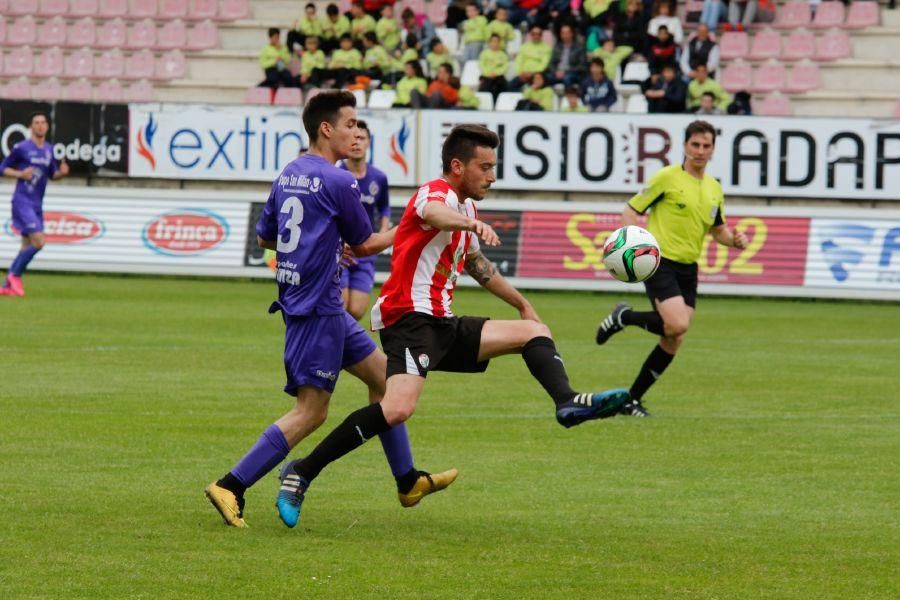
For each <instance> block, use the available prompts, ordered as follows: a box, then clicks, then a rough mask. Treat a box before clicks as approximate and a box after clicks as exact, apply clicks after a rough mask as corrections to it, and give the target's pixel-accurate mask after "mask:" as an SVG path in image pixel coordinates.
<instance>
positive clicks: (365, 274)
mask: <svg viewBox="0 0 900 600" xmlns="http://www.w3.org/2000/svg"><path fill="white" fill-rule="evenodd" d="M374 285H375V257H374V256H366V257H365V258H360V259H359V262H358V263H356V264H355V265H350V266H349V267H344V268H342V269H341V289H342V290H345V289H347V288H350V289H351V290H356V291H359V292H363V293H365V294H371V293H372V286H374Z"/></svg>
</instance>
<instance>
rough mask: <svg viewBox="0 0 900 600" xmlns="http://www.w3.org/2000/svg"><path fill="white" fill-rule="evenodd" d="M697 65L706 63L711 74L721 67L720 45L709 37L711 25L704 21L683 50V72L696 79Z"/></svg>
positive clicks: (681, 64)
mask: <svg viewBox="0 0 900 600" xmlns="http://www.w3.org/2000/svg"><path fill="white" fill-rule="evenodd" d="M697 65H706V67H707V69H708V70H709V74H710V76H714V74H715V72H716V69H718V68H719V45H718V44H716V43H715V42H714V41H712V40H711V39H710V37H709V27H708V26H707V25H705V24H703V23H701V24H700V25H698V26H697V33H696V34H694V36H693V37H692V38H691V39H689V40H688V41H687V44H685V46H684V49H683V50H682V52H681V63H680V66H681V72H682V73H684V74H686V75H687V76H688V77H689V78H691V79H694V78H695V77H696V76H697V75H696V73H695V72H694V69H696V68H697Z"/></svg>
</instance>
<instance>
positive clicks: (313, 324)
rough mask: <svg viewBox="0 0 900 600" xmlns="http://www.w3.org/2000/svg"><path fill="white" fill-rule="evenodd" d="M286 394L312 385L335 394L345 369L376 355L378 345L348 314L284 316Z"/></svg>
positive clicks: (292, 393) (293, 393)
mask: <svg viewBox="0 0 900 600" xmlns="http://www.w3.org/2000/svg"><path fill="white" fill-rule="evenodd" d="M284 325H285V330H284V371H285V374H286V375H287V383H286V384H285V386H284V391H285V392H286V393H288V394H290V395H291V396H296V395H297V388H299V387H300V386H303V385H311V386H313V387H317V388H319V389H320V390H325V391H326V392H333V391H334V386H335V384H336V383H337V379H338V375H339V374H340V372H341V369H345V368H347V367H350V366H353V365H355V364H356V363H358V362H359V361H361V360H362V359H364V358H366V357H367V356H369V355H370V354H372V352H374V351H375V349H376V346H375V342H374V341H372V338H371V337H369V334H368V333H366V331H365V330H364V329H363V328H362V327H361V326H360V324H359V323H357V322H356V321H354V320H353V317H351V316H350V315H349V314H348V313H346V312H343V313H341V314H339V315H328V316H322V317H320V316H307V317H292V316H290V315H284Z"/></svg>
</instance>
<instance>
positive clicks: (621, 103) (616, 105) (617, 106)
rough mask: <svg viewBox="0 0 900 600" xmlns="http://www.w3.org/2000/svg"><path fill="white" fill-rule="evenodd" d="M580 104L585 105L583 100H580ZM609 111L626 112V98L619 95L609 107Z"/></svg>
mask: <svg viewBox="0 0 900 600" xmlns="http://www.w3.org/2000/svg"><path fill="white" fill-rule="evenodd" d="M578 105H579V106H584V105H583V104H582V103H581V101H580V100H579V101H578ZM609 112H611V113H623V112H625V98H624V97H623V96H617V97H616V101H615V102H613V105H612V106H610V107H609Z"/></svg>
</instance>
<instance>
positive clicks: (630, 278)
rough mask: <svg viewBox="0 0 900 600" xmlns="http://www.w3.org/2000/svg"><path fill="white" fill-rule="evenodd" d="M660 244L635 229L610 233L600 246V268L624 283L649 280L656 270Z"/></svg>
mask: <svg viewBox="0 0 900 600" xmlns="http://www.w3.org/2000/svg"><path fill="white" fill-rule="evenodd" d="M659 258H660V254H659V244H658V243H656V238H655V237H653V234H652V233H650V232H649V231H647V230H646V229H644V228H642V227H638V226H637V225H627V226H625V227H620V228H619V229H616V230H615V231H613V232H612V235H610V236H609V237H608V238H607V240H606V244H604V245H603V266H605V267H606V270H607V271H609V274H610V275H612V276H613V277H615V278H616V279H618V280H619V281H624V282H625V283H637V282H639V281H644V280H645V279H649V278H650V277H651V276H652V275H653V274H654V273H656V268H657V267H658V266H659Z"/></svg>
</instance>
